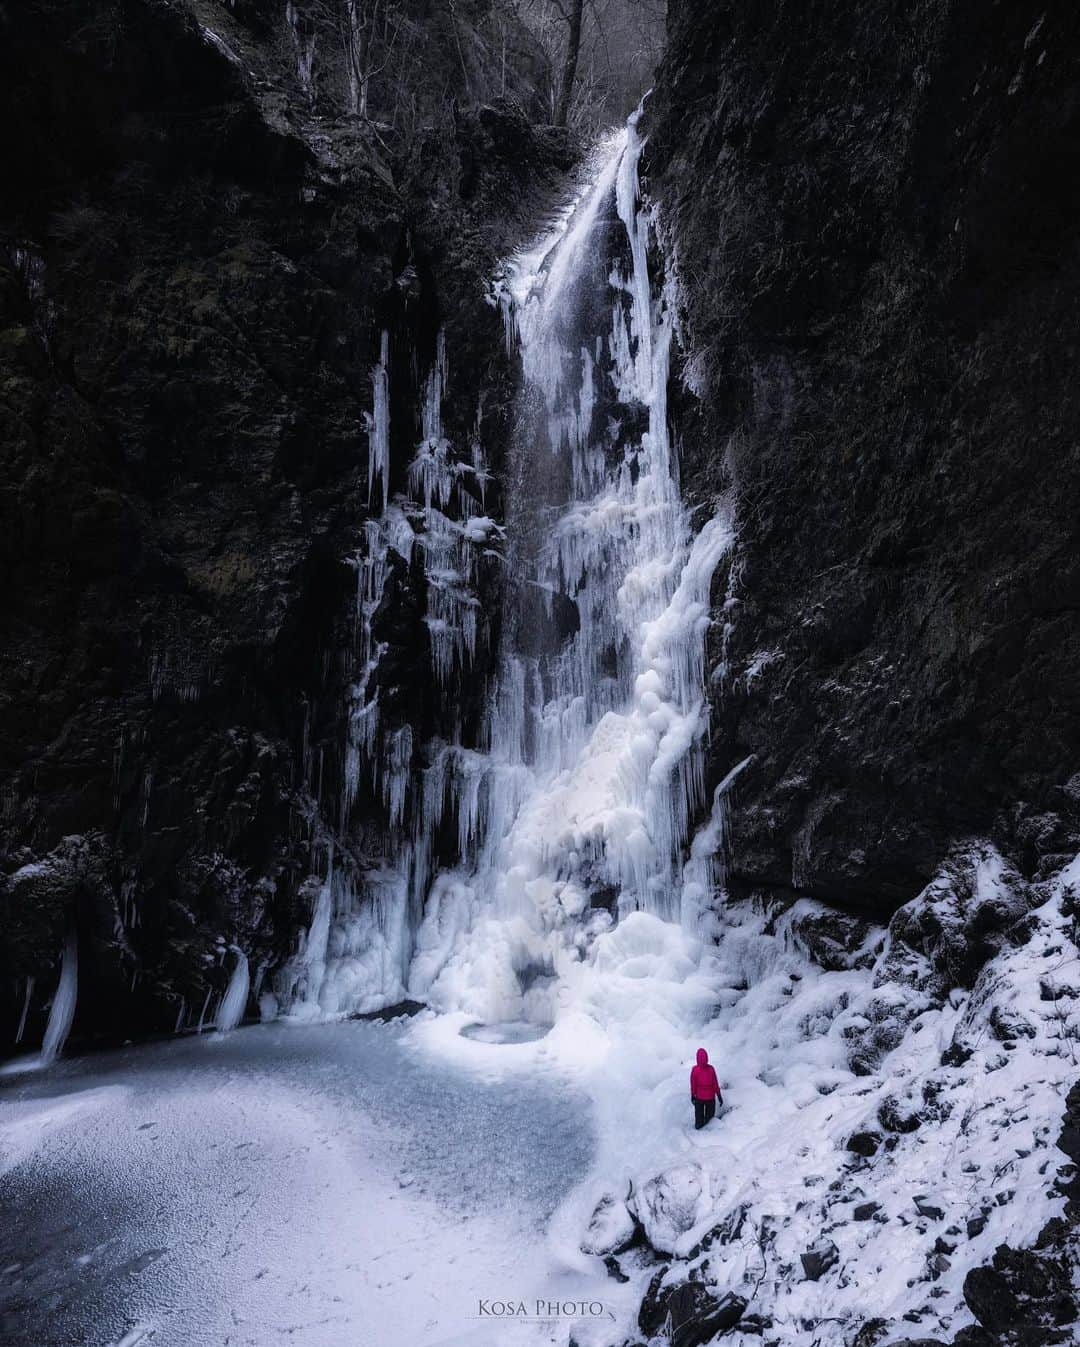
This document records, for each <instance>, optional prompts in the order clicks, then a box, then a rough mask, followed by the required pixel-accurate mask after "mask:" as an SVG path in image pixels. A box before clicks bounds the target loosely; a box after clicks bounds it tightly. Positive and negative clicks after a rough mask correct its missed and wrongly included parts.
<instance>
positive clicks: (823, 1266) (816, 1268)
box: [799, 1239, 840, 1282]
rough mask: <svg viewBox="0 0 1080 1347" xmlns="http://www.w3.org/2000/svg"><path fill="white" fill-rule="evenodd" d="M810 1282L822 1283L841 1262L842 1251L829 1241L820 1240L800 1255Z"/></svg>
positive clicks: (804, 1271)
mask: <svg viewBox="0 0 1080 1347" xmlns="http://www.w3.org/2000/svg"><path fill="white" fill-rule="evenodd" d="M799 1257H800V1259H801V1261H802V1265H803V1273H804V1274H805V1276H806V1280H807V1281H808V1282H816V1281H820V1280H821V1278H822V1277H823V1276H824V1275H825V1273H826V1272H828V1270H829V1269H830V1268H831V1267H835V1266H836V1264H837V1263H838V1262H839V1261H840V1250H839V1249H838V1248H837V1247H836V1245H835V1244H834V1243H833V1242H832V1240H829V1239H820V1240H818V1241H817V1242H816V1243H815V1244H812V1245H811V1246H810V1248H809V1249H807V1251H806V1252H805V1253H804V1254H800V1255H799Z"/></svg>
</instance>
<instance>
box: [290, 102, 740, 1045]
mask: <svg viewBox="0 0 1080 1347" xmlns="http://www.w3.org/2000/svg"><path fill="white" fill-rule="evenodd" d="M642 148H643V142H642V139H641V137H640V136H639V133H638V129H637V119H636V118H632V119H631V121H630V123H629V124H628V125H627V127H626V128H624V129H623V130H622V131H620V132H618V133H617V134H613V135H611V136H610V137H609V138H608V139H606V140H605V141H604V142H603V143H602V144H601V145H600V146H598V148H597V150H596V152H595V154H594V157H593V160H592V162H591V165H590V171H589V173H588V174H587V177H586V180H585V182H584V184H583V186H582V187H581V189H580V190H579V192H578V193H577V194H576V196H575V197H574V198H573V199H572V200H571V201H570V202H569V203H568V205H567V206H566V208H565V209H564V210H563V211H562V212H561V213H560V215H559V216H558V217H557V219H556V220H555V221H554V223H553V225H552V226H551V228H550V229H549V230H548V231H547V232H546V233H545V234H544V235H543V236H542V237H541V238H539V239H538V240H537V242H536V243H535V245H533V246H532V247H530V248H528V249H526V250H524V251H523V252H521V253H520V254H519V255H517V256H516V257H514V258H513V259H512V260H511V261H510V263H509V264H508V265H507V267H506V268H505V271H504V273H503V274H502V276H500V278H499V279H498V281H497V282H496V284H495V296H496V298H497V300H498V302H499V303H500V304H501V306H502V310H503V315H504V318H505V323H506V331H507V341H508V345H509V349H510V351H511V353H512V354H513V355H516V356H518V357H519V358H520V368H521V387H520V393H519V397H518V407H517V415H516V418H515V425H514V431H513V441H512V446H511V453H510V462H509V465H508V476H509V482H508V485H507V491H506V496H507V500H508V505H507V510H506V514H507V517H506V520H505V523H504V525H503V526H499V525H497V524H496V523H495V522H494V521H492V520H491V519H488V518H487V517H486V516H481V515H479V513H478V510H477V505H476V502H477V499H478V492H477V486H478V485H479V488H480V490H479V498H480V499H481V500H482V499H483V496H482V489H483V483H484V481H485V480H486V466H485V458H484V454H483V450H482V447H481V445H480V444H479V442H478V441H477V442H474V443H472V444H470V445H469V446H465V447H462V446H455V445H454V444H452V443H451V442H450V440H449V439H448V438H447V436H446V434H445V433H444V428H443V422H442V401H443V396H444V390H445V388H446V386H447V379H448V377H449V370H450V366H451V364H452V353H448V352H447V350H446V342H445V338H444V336H443V335H442V334H440V336H439V340H438V343H437V348H436V352H435V357H434V363H433V366H432V368H431V371H430V373H429V375H428V376H427V379H426V381H425V382H424V384H423V391H422V406H421V407H420V408H419V409H418V413H419V414H418V417H417V421H418V424H419V426H420V427H421V430H422V433H421V438H420V441H419V444H418V446H417V449H416V453H415V457H414V459H413V461H412V463H411V464H410V466H409V471H408V483H409V492H408V496H407V497H406V496H402V495H398V496H389V497H388V494H387V484H388V480H389V477H390V472H389V468H388V455H389V445H390V429H389V426H388V417H389V415H390V411H389V407H390V403H389V399H388V397H387V362H388V345H387V341H386V338H385V337H384V338H383V341H382V347H381V353H380V361H379V365H378V366H377V367H376V369H375V370H374V371H373V376H372V386H373V410H372V413H371V416H370V418H369V423H368V435H369V440H370V444H371V466H370V469H369V479H368V480H369V494H371V495H372V496H375V497H376V498H377V495H378V493H377V492H376V491H375V490H374V483H375V479H376V477H378V479H379V481H380V483H381V488H382V499H383V502H384V508H383V511H382V514H381V516H380V517H379V518H378V519H377V520H372V521H371V522H369V523H368V524H367V525H366V526H365V527H366V540H367V546H366V551H365V553H364V554H363V555H362V556H360V557H358V558H357V561H356V566H357V574H358V590H357V614H358V622H359V625H360V631H361V638H360V642H359V646H360V649H359V656H358V665H357V667H358V672H357V677H356V682H355V686H354V688H353V692H352V695H351V710H350V715H349V728H348V748H347V755H346V756H347V772H346V777H347V780H346V787H345V798H344V799H343V801H342V817H343V819H344V818H345V817H346V816H347V813H348V810H349V809H350V807H351V805H352V802H353V800H354V798H355V797H356V794H357V790H358V785H359V783H360V781H361V780H362V779H363V777H364V774H365V773H366V775H367V779H368V780H369V781H370V782H371V788H372V790H373V791H374V792H376V793H377V794H378V795H379V796H381V799H382V801H383V804H384V805H385V807H386V810H387V813H388V817H389V820H390V827H391V833H392V837H393V839H394V844H393V845H392V846H388V848H387V855H386V857H385V860H384V862H383V863H381V864H380V866H379V867H378V869H373V870H370V871H369V872H367V873H366V874H365V875H364V876H363V877H362V880H361V881H360V882H359V883H357V882H355V881H353V880H351V879H349V878H347V877H346V876H345V875H344V873H343V872H338V873H337V874H336V875H335V874H331V875H330V876H329V877H328V878H327V879H326V881H325V883H324V884H323V885H322V888H321V889H320V891H319V898H318V902H317V904H316V909H317V910H316V916H315V921H314V925H313V927H312V931H311V932H310V933H309V934H308V936H307V937H306V938H305V940H304V941H303V943H302V947H301V953H300V955H299V956H298V958H297V960H296V961H294V964H293V966H292V967H291V969H290V970H287V976H286V977H285V978H284V979H283V980H282V981H281V982H280V983H279V995H280V998H281V1001H282V1002H283V1005H284V1008H285V1009H286V1010H287V1011H288V1012H289V1013H291V1014H292V1015H294V1016H301V1017H305V1018H308V1017H311V1016H312V1015H316V1014H320V1015H326V1014H331V1015H332V1014H335V1013H341V1012H343V1011H348V1010H351V1009H354V1008H363V1009H368V1008H372V1007H373V1006H376V1005H380V1004H386V1003H389V1002H392V1001H394V1000H396V999H400V998H401V997H402V996H405V995H410V996H414V997H419V998H422V999H424V1000H427V1001H429V1002H430V1003H431V1004H432V1005H434V1006H436V1007H438V1008H440V1009H445V1010H462V1011H465V1012H467V1013H468V1014H470V1015H472V1016H475V1017H477V1018H479V1019H482V1020H485V1021H494V1020H520V1019H530V1020H533V1021H536V1022H539V1023H551V1022H553V1021H554V1019H555V1018H556V1015H557V1003H558V988H559V985H560V981H561V979H562V977H563V975H564V974H565V973H566V971H567V966H568V964H571V963H574V962H579V961H581V960H583V959H587V958H588V957H589V952H590V949H591V943H592V940H593V938H594V937H595V936H596V935H597V934H599V933H600V932H601V931H603V930H606V929H608V928H610V927H611V925H612V924H613V921H615V920H617V919H619V918H623V917H626V916H627V915H628V914H630V913H631V912H633V911H635V910H642V911H645V912H648V913H651V914H653V916H654V917H657V918H660V919H662V920H664V921H675V920H678V919H679V918H680V916H682V917H683V919H684V924H685V922H686V920H687V914H686V913H681V911H680V904H681V900H682V897H683V894H682V889H683V882H684V877H685V879H686V880H687V881H688V882H689V881H690V880H691V878H692V881H693V882H692V883H690V884H689V887H688V893H690V895H691V897H692V898H693V900H694V902H695V903H696V902H698V901H700V898H701V895H702V893H703V892H704V888H705V884H704V880H705V879H707V877H708V874H711V871H709V868H708V867H707V866H705V865H704V864H703V863H700V857H699V856H698V854H697V853H695V856H694V857H691V855H690V850H689V837H688V833H689V829H690V825H691V821H692V820H693V819H694V818H695V816H697V815H700V814H702V813H703V812H706V811H705V810H704V805H705V800H704V783H703V772H702V740H703V736H704V733H705V730H706V704H705V698H704V692H703V682H704V679H703V657H704V640H705V632H706V629H707V627H708V624H709V589H710V584H711V581H712V577H713V573H714V571H715V569H716V566H717V564H718V562H719V561H720V559H721V557H722V556H723V555H724V553H725V552H726V551H727V549H728V548H729V547H730V545H731V541H732V529H731V523H730V520H729V517H728V515H727V514H726V513H725V512H721V513H719V514H718V515H716V516H715V517H714V518H712V519H710V520H709V521H707V522H706V523H705V524H704V526H703V527H702V528H701V529H700V531H699V532H698V533H697V534H696V536H695V535H694V533H693V532H692V530H691V526H690V520H689V517H688V513H687V511H686V509H685V507H684V505H683V502H682V499H681V496H680V491H679V481H678V469H677V464H676V462H675V454H674V450H673V445H672V442H671V437H670V434H669V426H668V407H667V389H668V381H669V360H670V353H671V347H672V341H673V329H672V310H673V295H672V294H671V292H670V286H669V285H667V286H665V285H657V284H655V283H654V281H653V279H652V278H651V276H650V271H649V259H650V252H651V251H652V247H651V245H652V217H651V209H650V207H649V206H648V204H647V203H646V202H644V201H643V200H642V197H641V192H640V187H639V178H638V166H639V160H640V156H641V152H642ZM466 483H468V485H469V488H470V489H468V490H466V489H464V485H465V484H466ZM493 539H497V540H499V543H500V548H501V549H502V551H501V553H500V555H502V556H503V557H504V560H505V563H506V566H507V574H508V577H509V578H508V580H507V583H506V585H505V599H504V607H503V612H502V621H501V624H500V630H501V637H500V647H499V649H498V651H497V652H496V667H497V676H496V679H495V684H494V687H493V689H492V692H491V696H490V701H489V707H488V712H487V717H486V723H485V725H484V727H483V731H482V734H481V736H480V742H479V743H473V744H466V743H463V742H461V736H460V734H456V735H453V736H451V737H449V738H448V739H445V740H443V739H440V740H435V741H431V742H428V743H425V744H417V743H414V736H413V733H412V731H411V729H410V728H409V727H408V726H404V727H402V726H398V727H397V728H393V727H390V726H384V725H383V724H382V722H381V719H380V709H379V704H378V693H377V691H376V692H374V693H372V692H371V691H370V686H371V681H372V679H371V676H372V673H373V671H374V670H375V669H376V668H377V665H378V661H379V658H380V655H381V647H380V646H379V643H378V642H377V641H376V640H375V639H374V636H373V634H372V632H373V628H372V615H373V614H374V613H375V611H376V609H377V607H378V604H379V603H380V601H381V598H382V593H383V587H384V585H385V584H386V580H387V575H388V574H389V571H390V568H391V565H392V564H393V559H394V555H395V554H396V556H397V558H398V559H399V560H400V561H401V562H403V563H408V561H409V560H410V558H411V557H412V555H413V549H414V548H418V549H419V553H420V555H421V556H422V558H423V563H424V571H425V576H426V593H427V616H426V619H425V621H426V624H427V627H428V631H429V633H430V637H431V651H432V663H433V674H434V678H435V681H436V684H437V685H439V686H444V685H446V684H447V682H448V680H450V679H451V678H452V677H456V676H460V675H461V674H463V673H464V672H466V671H468V670H469V669H470V668H471V667H472V665H473V662H474V660H476V658H477V640H478V635H477V633H478V622H479V612H478V610H479V609H480V603H479V600H478V598H477V595H476V589H475V580H476V575H477V558H478V556H479V555H480V554H481V553H482V552H483V551H484V549H485V548H488V547H490V545H491V543H492V541H493ZM447 827H449V828H450V829H451V835H456V838H457V850H458V855H457V861H456V863H455V864H453V865H451V866H449V867H447V866H446V865H445V864H443V865H442V866H441V867H440V865H438V864H435V863H434V858H435V856H436V845H435V840H434V839H435V838H436V836H440V837H445V836H446V830H447ZM715 831H716V828H715V825H713V832H715ZM711 835H712V833H709V834H708V836H711ZM697 851H698V853H700V852H701V846H700V845H699V847H698V849H697ZM690 861H695V862H697V863H695V864H691V865H690V866H689V867H687V862H690ZM331 911H332V917H331ZM328 917H330V922H329V929H327V920H328ZM689 922H690V924H691V925H692V924H693V913H692V912H691V913H690V916H689ZM316 928H318V931H316ZM316 945H317V946H318V957H317V958H313V957H312V954H311V951H312V949H313V948H314V947H315V946H316Z"/></svg>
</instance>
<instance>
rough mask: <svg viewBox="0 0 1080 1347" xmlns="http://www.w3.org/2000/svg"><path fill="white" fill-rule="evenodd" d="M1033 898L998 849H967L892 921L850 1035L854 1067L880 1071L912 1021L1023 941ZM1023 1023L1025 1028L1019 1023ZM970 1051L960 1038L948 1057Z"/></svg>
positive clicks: (955, 1059)
mask: <svg viewBox="0 0 1080 1347" xmlns="http://www.w3.org/2000/svg"><path fill="white" fill-rule="evenodd" d="M1031 901H1032V897H1031V894H1030V892H1029V890H1028V887H1027V885H1026V883H1025V882H1024V880H1023V879H1022V878H1021V877H1020V875H1019V874H1018V873H1017V872H1016V871H1015V869H1014V868H1012V867H1011V866H1009V865H1008V864H1007V863H1006V862H1005V861H1004V860H1003V858H1002V857H1001V855H1000V854H999V853H998V852H997V851H996V850H995V849H994V848H993V847H990V846H986V845H982V844H978V845H976V844H965V845H964V846H962V847H960V848H959V849H958V850H957V851H956V852H955V853H954V855H953V856H952V857H951V858H950V859H949V860H948V861H947V862H946V863H945V864H944V865H943V866H942V869H941V872H940V874H938V875H937V876H935V878H934V879H933V880H932V881H931V882H930V884H928V885H927V886H926V888H925V889H924V890H923V891H922V892H921V893H920V894H919V895H918V897H917V898H914V899H913V900H912V901H911V902H910V903H907V904H905V905H904V906H903V907H901V908H900V909H898V910H897V912H896V913H895V914H894V915H893V917H892V920H891V921H890V923H889V929H888V936H887V940H886V944H885V948H884V952H883V955H882V957H881V958H880V959H879V960H878V962H877V963H876V964H875V966H874V987H873V991H872V992H871V994H870V995H869V996H867V997H865V998H864V999H863V1000H862V1002H861V1003H860V1006H859V1010H860V1013H861V1015H862V1017H863V1020H864V1021H865V1022H864V1023H862V1024H859V1025H857V1026H855V1027H854V1029H853V1030H852V1032H851V1034H850V1035H849V1043H850V1046H849V1053H848V1056H849V1061H850V1062H851V1067H852V1070H853V1071H855V1072H856V1073H857V1074H859V1075H867V1074H870V1073H871V1072H872V1071H874V1070H876V1069H877V1067H878V1066H879V1065H880V1063H881V1060H882V1058H883V1057H884V1056H885V1054H886V1053H888V1052H891V1051H892V1049H893V1048H895V1047H896V1046H897V1044H898V1043H899V1042H900V1040H901V1039H902V1037H903V1035H904V1033H905V1031H906V1029H907V1026H908V1025H909V1024H911V1023H912V1022H913V1021H915V1020H916V1019H917V1018H918V1017H919V1016H920V1015H922V1014H924V1013H925V1012H926V1011H928V1010H932V1009H934V1008H935V1007H936V1006H939V1005H941V1004H942V1003H943V1002H944V1000H945V998H946V997H947V996H948V995H949V993H950V992H951V991H952V990H953V989H955V988H958V987H964V988H966V987H970V986H971V985H973V982H974V980H975V978H976V977H977V975H978V972H979V970H980V969H981V968H982V967H983V966H984V965H985V963H986V962H987V960H989V959H991V958H993V957H994V955H995V954H996V953H997V952H998V951H999V950H1000V949H1001V948H1003V947H1004V946H1005V945H1007V944H1009V943H1010V942H1013V941H1022V940H1023V938H1024V930H1023V919H1024V917H1025V916H1026V914H1027V912H1028V910H1029V908H1030V904H1031ZM1002 1013H1003V1012H1002V1011H1001V1010H1000V1008H997V1014H998V1015H1001V1014H1002ZM1009 1023H1010V1025H1012V1023H1013V1022H1012V1021H1010V1022H1009ZM1016 1027H1017V1031H1018V1032H1019V1022H1017V1026H1016ZM995 1032H996V1031H995ZM999 1036H1000V1035H999ZM966 1052H969V1049H968V1048H967V1047H966V1045H964V1044H963V1043H961V1042H960V1041H958V1040H955V1041H954V1042H953V1044H951V1045H950V1047H949V1048H947V1049H946V1051H945V1053H944V1054H943V1057H942V1060H943V1062H944V1064H945V1065H957V1066H960V1065H963V1063H964V1061H965V1060H966V1057H965V1055H964V1054H965V1053H966Z"/></svg>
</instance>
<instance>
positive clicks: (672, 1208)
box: [627, 1164, 709, 1253]
mask: <svg viewBox="0 0 1080 1347" xmlns="http://www.w3.org/2000/svg"><path fill="white" fill-rule="evenodd" d="M708 1199H709V1192H708V1185H707V1182H706V1179H705V1175H704V1172H703V1171H702V1169H701V1166H700V1165H694V1164H688V1165H676V1166H674V1167H673V1168H671V1169H667V1170H664V1172H663V1173H661V1174H657V1175H656V1177H655V1178H652V1179H650V1180H649V1182H648V1183H646V1184H645V1185H644V1187H643V1188H641V1189H640V1190H639V1191H638V1192H637V1193H635V1194H634V1195H633V1196H632V1197H631V1198H630V1200H629V1202H628V1204H627V1206H628V1209H629V1211H630V1212H631V1214H632V1215H634V1216H636V1217H637V1219H638V1220H639V1221H640V1222H641V1224H642V1226H644V1229H645V1238H646V1239H647V1240H648V1242H649V1243H650V1244H651V1245H652V1247H653V1248H654V1249H656V1250H657V1251H658V1252H660V1253H673V1252H674V1251H675V1245H676V1244H677V1243H678V1241H679V1239H680V1238H681V1236H683V1235H685V1234H686V1232H687V1231H688V1230H690V1229H692V1227H693V1226H695V1225H696V1224H697V1223H698V1221H700V1220H701V1219H702V1216H703V1215H704V1214H705V1211H706V1204H707V1202H708Z"/></svg>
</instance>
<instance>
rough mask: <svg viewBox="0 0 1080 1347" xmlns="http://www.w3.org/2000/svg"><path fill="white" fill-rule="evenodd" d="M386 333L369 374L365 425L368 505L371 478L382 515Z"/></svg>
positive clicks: (386, 471) (386, 458)
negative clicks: (369, 407) (369, 400)
mask: <svg viewBox="0 0 1080 1347" xmlns="http://www.w3.org/2000/svg"><path fill="white" fill-rule="evenodd" d="M389 361H390V334H389V332H386V331H384V332H383V334H382V340H381V342H380V346H379V363H378V364H377V365H376V366H375V367H374V368H373V369H372V371H371V386H372V393H373V398H372V401H373V411H372V414H371V417H370V418H369V425H368V504H369V505H370V504H371V503H372V497H373V495H374V492H375V478H376V477H378V478H379V479H380V481H381V482H382V506H381V509H382V510H383V511H384V512H385V510H386V500H387V496H388V494H389V482H390V371H389Z"/></svg>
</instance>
